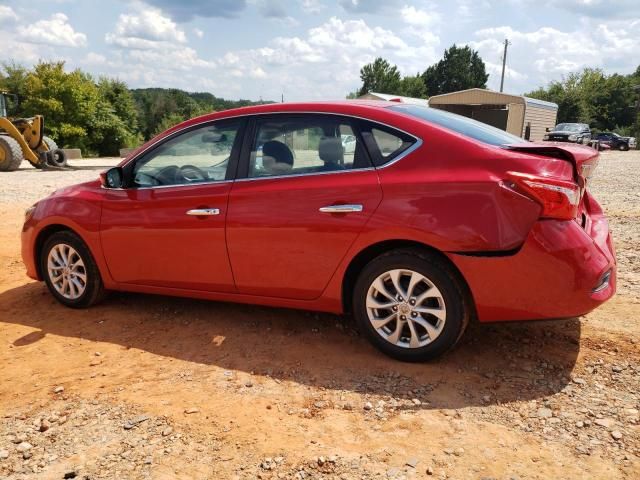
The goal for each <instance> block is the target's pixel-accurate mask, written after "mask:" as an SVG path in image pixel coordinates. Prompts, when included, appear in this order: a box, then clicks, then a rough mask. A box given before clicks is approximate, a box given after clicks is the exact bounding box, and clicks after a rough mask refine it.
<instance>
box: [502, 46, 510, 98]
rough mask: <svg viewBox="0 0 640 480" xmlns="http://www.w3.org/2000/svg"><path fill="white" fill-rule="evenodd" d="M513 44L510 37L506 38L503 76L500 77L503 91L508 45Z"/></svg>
mask: <svg viewBox="0 0 640 480" xmlns="http://www.w3.org/2000/svg"><path fill="white" fill-rule="evenodd" d="M509 45H511V42H510V41H509V39H508V38H505V39H504V54H503V55H502V76H501V77H500V91H501V92H502V89H503V87H504V69H505V68H506V66H507V47H508V46H509Z"/></svg>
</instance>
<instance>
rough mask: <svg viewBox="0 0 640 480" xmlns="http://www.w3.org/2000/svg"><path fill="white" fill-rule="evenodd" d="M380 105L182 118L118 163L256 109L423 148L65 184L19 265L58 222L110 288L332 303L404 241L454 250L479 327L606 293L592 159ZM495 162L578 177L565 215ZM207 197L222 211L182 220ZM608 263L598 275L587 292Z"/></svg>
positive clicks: (607, 255)
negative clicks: (318, 115)
mask: <svg viewBox="0 0 640 480" xmlns="http://www.w3.org/2000/svg"><path fill="white" fill-rule="evenodd" d="M389 105H393V103H391V104H389V103H378V102H335V103H309V104H275V105H265V106H258V107H247V108H242V109H235V110H229V111H226V112H219V113H214V114H211V115H206V116H204V117H199V118H196V119H193V120H190V121H188V122H185V123H183V124H181V125H178V126H177V127H174V129H172V130H170V131H168V132H165V133H164V134H161V135H160V136H158V137H156V138H155V139H153V140H151V141H150V142H148V143H147V144H146V145H144V146H142V147H141V148H140V149H138V151H137V152H134V153H133V154H132V156H130V157H129V158H128V159H125V160H124V161H123V163H122V164H123V165H124V164H126V163H127V162H129V161H131V160H135V158H136V156H137V155H138V154H140V153H141V152H143V151H145V150H146V149H148V148H149V147H150V146H152V145H155V144H156V143H159V142H162V140H163V139H164V138H165V137H166V135H168V134H170V133H171V132H173V131H176V130H177V129H181V128H184V127H186V126H189V125H195V124H198V123H202V122H206V121H211V120H215V119H223V118H227V117H237V116H245V115H246V116H250V115H252V114H261V113H267V112H330V113H338V114H344V115H352V116H357V117H362V118H367V119H370V120H371V121H374V122H381V123H384V124H387V125H390V126H392V127H395V128H399V129H401V130H404V131H406V132H408V133H410V134H412V135H414V136H416V137H418V138H420V139H422V142H423V143H422V145H421V147H420V148H418V149H417V150H415V151H413V152H412V153H410V154H409V155H407V156H406V157H404V158H402V159H401V160H399V161H398V162H396V163H392V164H390V165H388V166H385V167H382V168H377V169H373V168H371V169H368V170H360V171H350V172H342V173H328V174H322V175H309V176H297V177H296V176H291V177H286V178H277V179H266V178H265V179H256V180H236V181H227V182H220V183H212V184H206V185H191V186H183V187H172V188H166V189H163V188H149V189H138V190H134V189H125V190H113V189H105V188H102V187H101V185H100V182H99V181H94V182H89V183H85V184H81V185H77V186H73V187H69V188H67V189H63V190H61V191H58V192H56V193H55V194H53V195H52V196H50V197H47V198H46V199H43V200H41V201H40V202H38V204H37V208H36V210H35V211H34V213H33V215H32V216H31V217H30V218H29V219H28V220H27V221H26V222H25V226H24V228H23V233H22V254H23V259H24V262H25V265H26V267H27V273H28V275H29V276H31V277H33V278H39V274H38V272H37V268H36V260H35V256H36V249H37V239H38V236H39V235H40V234H42V233H43V232H44V234H46V232H47V229H48V228H52V226H53V228H58V226H63V227H66V228H69V229H71V230H74V231H75V232H76V233H77V234H78V235H80V236H81V237H82V238H83V239H84V241H85V242H86V243H87V245H88V246H89V248H90V250H91V252H92V253H93V256H94V257H95V260H96V262H97V264H98V267H99V269H100V272H101V274H102V277H103V281H104V283H105V286H106V287H107V288H109V289H113V290H127V291H137V292H147V293H159V294H168V295H178V296H186V297H197V298H207V299H213V300H228V301H237V302H243V303H256V304H262V305H271V306H283V307H293V308H304V309H316V310H324V311H331V312H341V311H342V308H343V307H342V305H343V304H342V300H343V299H342V285H343V281H344V276H345V272H346V271H347V268H348V267H349V264H350V262H351V261H352V260H353V259H354V258H355V257H356V255H358V254H359V253H360V252H362V251H363V250H364V249H366V248H367V247H370V246H371V245H374V244H377V243H379V242H385V241H389V240H408V241H412V242H418V243H422V244H424V245H426V246H429V247H431V248H434V249H437V250H439V251H441V252H442V253H443V254H444V255H446V256H447V257H448V258H449V259H450V260H451V262H452V263H453V264H454V265H455V266H456V268H457V269H458V270H459V271H460V273H461V274H462V276H463V277H464V279H465V281H466V282H467V283H468V285H469V288H470V290H471V292H472V296H473V299H474V301H475V304H476V309H477V311H478V315H479V318H480V320H481V321H503V320H523V319H533V318H554V317H567V316H573V315H579V314H583V313H586V312H588V311H590V310H592V309H593V308H595V307H597V306H598V305H600V304H601V303H602V302H604V301H606V300H607V299H608V298H610V297H611V296H612V295H613V294H614V292H615V280H616V279H615V268H616V265H615V253H614V249H613V245H612V241H611V236H610V234H609V229H608V226H607V222H606V219H605V218H604V216H603V213H602V209H601V208H600V206H599V205H598V203H597V202H596V201H595V199H594V198H593V197H592V196H591V195H590V194H589V193H588V192H586V191H585V189H584V184H585V181H587V180H586V176H587V175H585V174H584V172H583V165H588V164H590V163H593V162H595V161H597V152H595V151H594V150H591V149H588V148H586V147H580V146H575V145H565V144H562V145H559V146H551V145H548V144H546V145H539V144H522V145H517V146H513V149H511V150H509V149H504V148H498V147H493V146H490V145H486V144H483V143H479V142H477V141H475V140H472V139H470V138H467V137H464V136H462V135H460V134H457V133H454V132H451V131H448V130H446V129H444V128H441V127H439V126H436V125H432V124H429V123H426V122H423V121H420V120H418V119H415V118H412V117H409V116H407V115H404V114H402V113H399V112H393V111H390V110H388V109H386V108H385V107H387V106H389ZM549 154H553V155H564V157H565V158H553V157H549V156H547V155H549ZM507 172H518V173H520V174H524V175H529V176H531V175H533V176H536V177H542V178H544V179H550V181H551V182H559V183H560V184H570V183H572V182H573V183H575V184H576V185H578V186H579V187H580V189H581V190H580V191H581V193H583V197H582V199H581V203H580V205H579V209H578V214H577V216H576V218H575V219H573V220H558V219H542V218H541V216H542V212H543V206H542V205H541V202H540V201H539V200H537V199H534V197H532V196H531V195H528V194H527V192H526V191H521V190H519V189H517V188H515V189H514V188H513V185H512V183H510V182H509V175H508V174H507ZM341 203H345V204H346V203H354V204H362V205H363V206H364V209H363V211H362V212H361V213H350V214H347V215H345V214H326V213H321V212H319V211H318V209H319V208H320V207H322V206H327V205H333V204H341ZM205 207H206V208H219V209H220V211H221V214H220V215H218V216H212V217H206V218H203V217H191V216H186V215H185V212H186V211H187V210H190V209H194V208H205ZM583 221H584V225H583V224H582V223H583ZM608 270H611V271H612V277H611V283H610V285H609V286H608V287H607V288H605V289H604V290H602V291H600V292H598V293H592V290H593V288H594V287H595V286H596V284H597V283H598V281H599V279H600V278H601V277H602V275H603V274H604V273H605V272H607V271H608Z"/></svg>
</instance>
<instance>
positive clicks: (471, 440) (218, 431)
mask: <svg viewBox="0 0 640 480" xmlns="http://www.w3.org/2000/svg"><path fill="white" fill-rule="evenodd" d="M114 163H115V161H114V160H97V161H91V162H90V163H88V164H87V163H85V164H78V165H79V166H81V167H83V168H82V169H79V170H75V171H70V172H40V171H35V170H33V169H30V168H27V167H25V168H24V169H22V170H20V171H18V172H13V173H7V174H2V175H0V364H1V365H2V366H3V369H2V377H1V378H2V380H1V381H0V478H8V479H12V480H14V479H15V480H17V479H25V480H26V479H65V478H78V479H102V478H104V479H174V478H185V479H189V478H211V479H223V478H225V479H226V478H230V479H233V478H237V479H254V478H260V479H280V478H284V479H342V480H351V479H401V478H405V479H413V478H416V479H417V478H437V479H478V480H480V479H496V480H498V479H499V480H503V479H504V480H507V479H522V480H524V479H548V478H568V479H574V478H576V479H578V478H579V479H582V478H585V479H586V478H594V479H614V478H615V479H619V478H620V479H636V478H640V417H639V413H638V410H639V409H640V393H639V392H640V326H639V321H640V287H639V286H640V259H639V258H638V256H639V255H640V189H639V188H638V185H637V184H638V168H639V167H640V152H637V151H636V152H620V153H618V152H611V153H609V152H607V153H604V154H603V155H602V159H601V163H600V166H599V169H598V171H597V173H596V178H595V181H594V184H593V185H592V189H593V191H594V193H595V195H596V197H597V198H598V199H599V200H600V201H601V203H602V205H603V206H604V208H605V210H606V211H607V214H608V215H609V217H610V221H611V225H612V228H613V231H614V235H615V243H616V248H617V250H618V259H619V283H618V295H617V296H616V297H615V298H614V299H613V300H612V301H610V302H609V303H607V304H605V305H604V306H603V307H601V308H600V309H598V310H596V311H594V312H592V313H591V314H589V315H587V316H585V317H582V318H577V319H571V320H564V321H552V322H531V323H522V324H511V325H509V324H502V325H479V326H478V325H476V326H473V327H471V328H470V330H469V331H468V332H467V334H466V335H465V337H464V339H463V341H462V342H461V344H460V345H459V346H458V348H456V349H455V350H454V351H453V352H451V353H449V354H447V355H446V356H445V357H444V358H442V359H440V360H438V361H436V362H433V363H429V364H423V365H405V364H401V363H398V362H394V361H392V360H389V359H387V358H385V357H382V356H381V355H380V354H379V353H378V352H377V351H375V350H374V349H373V348H372V347H370V346H369V345H368V343H367V342H366V341H365V340H364V339H362V338H360V337H359V335H358V334H357V332H356V331H355V330H354V329H353V326H352V323H351V321H350V320H349V319H348V318H342V317H336V316H332V315H325V314H314V313H309V312H298V311H289V310H280V309H267V308H261V307H253V306H241V305H232V304H225V303H212V302H201V301H195V300H188V299H175V298H167V297H155V296H145V295H133V294H113V295H112V296H110V297H109V298H108V299H107V300H106V301H105V302H104V303H103V304H101V305H99V306H97V307H95V308H92V309H90V310H86V311H71V310H68V309H65V308H63V307H61V306H59V305H58V304H56V303H55V301H53V299H52V298H51V297H50V296H49V294H48V293H47V292H46V289H45V287H44V286H43V285H41V284H39V283H36V282H32V281H30V280H29V279H27V278H26V277H25V276H24V270H23V267H22V265H21V263H20V250H19V231H20V225H21V221H22V211H23V209H24V208H25V207H27V206H28V205H29V204H30V203H32V202H33V201H35V200H36V199H37V198H39V197H41V196H42V195H44V194H46V193H48V191H49V190H51V189H53V188H59V187H61V186H64V185H66V184H70V183H74V182H78V181H83V180H88V179H91V178H95V176H96V174H97V171H98V170H99V169H101V168H102V167H103V166H104V167H106V166H110V165H112V164H114ZM541 300H542V299H541Z"/></svg>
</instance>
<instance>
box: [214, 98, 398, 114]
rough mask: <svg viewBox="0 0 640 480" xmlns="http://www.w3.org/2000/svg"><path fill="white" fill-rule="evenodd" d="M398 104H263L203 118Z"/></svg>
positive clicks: (359, 101)
mask: <svg viewBox="0 0 640 480" xmlns="http://www.w3.org/2000/svg"><path fill="white" fill-rule="evenodd" d="M397 103H398V102H387V101H384V100H336V101H318V102H283V103H265V104H262V105H250V106H247V107H238V108H231V109H229V110H221V111H220V112H212V113H210V114H205V115H203V117H207V116H208V115H210V116H235V115H250V114H253V113H271V112H273V113H277V112H291V111H305V110H307V111H315V110H319V111H331V110H332V109H333V108H338V109H340V110H344V109H345V108H350V107H355V108H356V109H357V108H365V109H366V108H373V109H380V108H388V107H391V106H393V105H397Z"/></svg>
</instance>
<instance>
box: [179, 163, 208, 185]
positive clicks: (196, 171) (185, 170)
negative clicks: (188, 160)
mask: <svg viewBox="0 0 640 480" xmlns="http://www.w3.org/2000/svg"><path fill="white" fill-rule="evenodd" d="M180 174H181V175H182V177H183V178H184V179H185V180H186V181H188V182H204V181H205V180H208V179H209V175H207V173H206V172H205V171H204V170H202V169H201V168H198V167H196V166H195V165H182V166H181V167H180Z"/></svg>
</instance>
